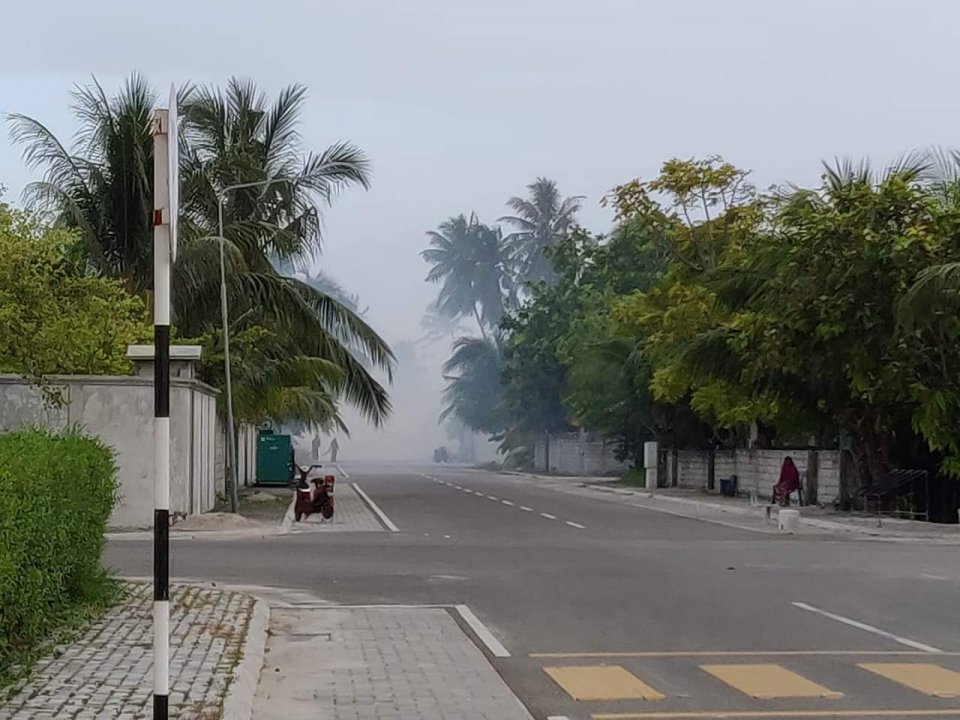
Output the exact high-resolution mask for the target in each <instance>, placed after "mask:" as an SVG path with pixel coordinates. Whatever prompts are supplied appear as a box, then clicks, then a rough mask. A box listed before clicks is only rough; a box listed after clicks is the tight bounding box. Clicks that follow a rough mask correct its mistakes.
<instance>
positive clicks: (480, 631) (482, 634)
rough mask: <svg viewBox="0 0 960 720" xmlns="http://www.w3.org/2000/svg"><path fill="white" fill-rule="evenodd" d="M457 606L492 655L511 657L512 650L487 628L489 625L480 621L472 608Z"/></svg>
mask: <svg viewBox="0 0 960 720" xmlns="http://www.w3.org/2000/svg"><path fill="white" fill-rule="evenodd" d="M455 608H456V611H457V612H458V613H459V614H460V617H462V618H463V621H464V622H465V623H466V624H467V625H469V626H470V629H471V630H473V631H474V632H475V633H476V634H477V637H478V638H480V642H482V643H483V644H484V645H486V646H487V650H489V651H490V654H491V655H493V656H494V657H498V658H508V657H510V652H509V651H508V650H507V649H506V648H505V647H504V646H503V645H502V644H501V642H500V641H499V640H497V638H496V637H494V635H493V633H492V632H490V631H489V630H488V629H487V626H486V625H484V624H483V623H482V622H480V618H478V617H477V616H476V615H474V614H473V611H472V610H471V609H470V608H468V607H467V606H466V605H456V606H455Z"/></svg>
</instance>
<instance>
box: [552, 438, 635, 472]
mask: <svg viewBox="0 0 960 720" xmlns="http://www.w3.org/2000/svg"><path fill="white" fill-rule="evenodd" d="M549 455H550V467H549V468H548V467H547V440H546V438H544V437H540V438H538V439H537V445H536V448H535V452H534V469H535V470H536V471H537V472H551V473H558V474H560V475H579V476H584V477H589V476H594V477H595V476H601V475H617V474H620V473H623V472H626V471H627V469H628V468H629V467H630V465H629V463H626V462H620V461H618V460H617V459H616V457H615V456H614V447H613V446H612V445H610V444H608V443H605V442H604V441H603V440H600V439H596V438H592V437H590V436H589V435H583V436H581V435H580V434H579V433H565V434H562V435H551V436H550V453H549Z"/></svg>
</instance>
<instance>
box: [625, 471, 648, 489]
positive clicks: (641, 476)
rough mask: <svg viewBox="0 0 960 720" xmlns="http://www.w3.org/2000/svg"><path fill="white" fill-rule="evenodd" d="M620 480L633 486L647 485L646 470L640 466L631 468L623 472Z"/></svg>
mask: <svg viewBox="0 0 960 720" xmlns="http://www.w3.org/2000/svg"><path fill="white" fill-rule="evenodd" d="M620 482H622V483H623V484H624V485H629V486H631V487H646V485H647V475H646V472H645V471H644V470H641V469H640V468H630V469H629V470H627V471H626V472H625V473H624V474H623V477H622V478H620Z"/></svg>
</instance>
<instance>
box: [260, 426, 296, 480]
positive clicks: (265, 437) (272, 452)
mask: <svg viewBox="0 0 960 720" xmlns="http://www.w3.org/2000/svg"><path fill="white" fill-rule="evenodd" d="M292 458H293V444H292V442H291V440H290V436H289V435H279V434H277V433H272V432H262V433H260V435H259V437H258V438H257V484H258V485H268V486H274V487H287V486H288V485H289V484H290V482H291V481H292V479H293V468H292V467H291V464H290V463H291V461H292Z"/></svg>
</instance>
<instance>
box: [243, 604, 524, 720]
mask: <svg viewBox="0 0 960 720" xmlns="http://www.w3.org/2000/svg"><path fill="white" fill-rule="evenodd" d="M253 720H530V715H529V713H528V712H527V710H526V709H525V708H524V707H523V705H521V704H520V701H519V700H517V698H516V696H514V694H513V693H512V692H511V691H510V689H509V688H508V687H507V685H506V684H505V683H504V681H503V680H502V679H501V678H500V676H499V675H498V674H497V673H496V671H495V670H494V669H493V667H492V666H491V665H490V663H489V662H487V659H486V658H485V657H484V655H483V653H481V652H480V650H479V649H478V648H477V647H476V645H474V644H473V642H472V641H471V640H470V638H468V637H467V636H466V635H465V634H464V632H463V631H462V630H461V629H460V627H459V626H458V625H457V623H456V622H455V621H454V619H453V618H452V617H451V616H450V614H449V613H448V612H447V611H445V610H443V609H433V608H376V609H367V608H274V609H273V611H272V614H271V620H270V638H269V640H268V641H267V650H266V655H265V660H264V667H263V672H262V675H261V678H260V686H259V688H258V690H257V696H256V699H255V702H254V711H253Z"/></svg>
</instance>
